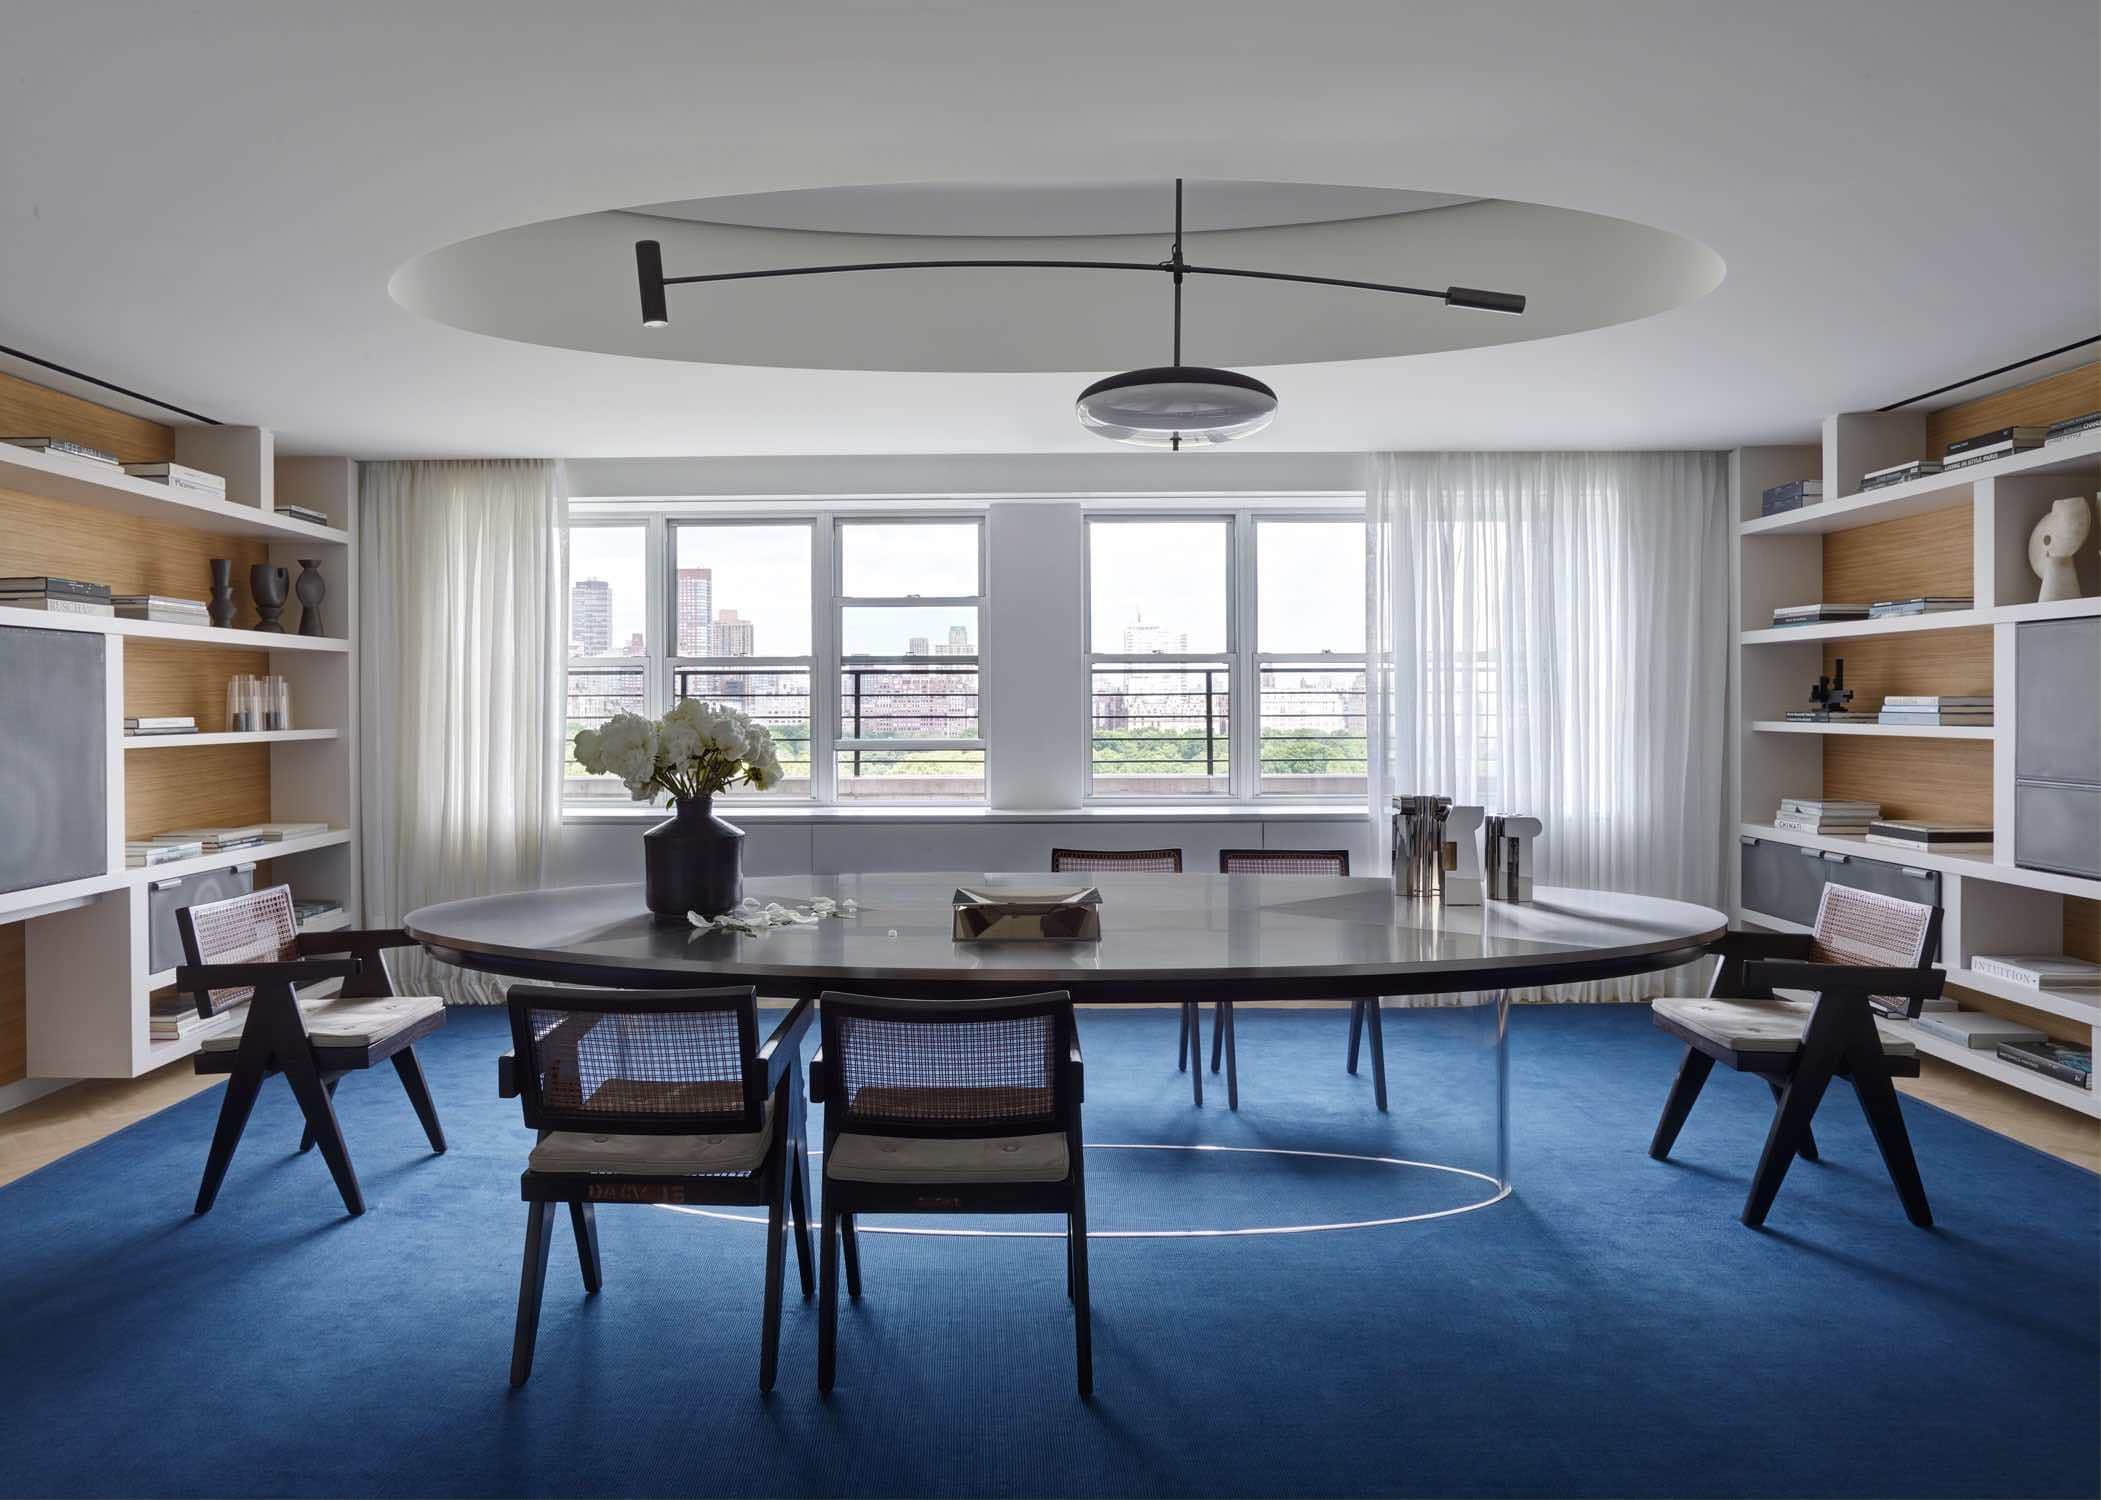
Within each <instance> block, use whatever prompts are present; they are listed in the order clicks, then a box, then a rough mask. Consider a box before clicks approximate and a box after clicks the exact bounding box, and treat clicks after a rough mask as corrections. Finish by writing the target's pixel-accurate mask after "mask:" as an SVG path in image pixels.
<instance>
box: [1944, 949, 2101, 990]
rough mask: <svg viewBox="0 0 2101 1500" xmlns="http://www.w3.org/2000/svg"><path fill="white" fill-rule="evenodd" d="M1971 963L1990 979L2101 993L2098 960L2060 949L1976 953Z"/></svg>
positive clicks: (2040, 986) (2100, 965)
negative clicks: (2064, 952)
mask: <svg viewBox="0 0 2101 1500" xmlns="http://www.w3.org/2000/svg"><path fill="white" fill-rule="evenodd" d="M1970 967H1971V968H1972V969H1974V970H1975V971H1976V972H1978V973H1979V974H1982V975H1984V976H1985V977H1987V978H1989V979H1997V980H2002V981H2004V982H2005V983H2007V984H2018V985H2021V986H2023V987H2024V988H2027V989H2031V990H2059V991H2076V992H2080V993H2085V994H2090V995H2101V964H2095V963H2088V962H2087V961H2086V960H2085V959H2083V958H2067V957H2065V955H2064V954H2062V953H2008V954H2003V955H2001V954H1990V953H1979V954H1976V955H1974V956H1972V957H1971V959H1970Z"/></svg>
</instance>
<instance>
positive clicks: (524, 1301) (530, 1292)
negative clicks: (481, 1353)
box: [511, 1203, 555, 1386]
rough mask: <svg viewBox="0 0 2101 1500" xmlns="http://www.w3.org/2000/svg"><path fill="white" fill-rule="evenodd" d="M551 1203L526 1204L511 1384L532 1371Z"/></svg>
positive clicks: (551, 1234)
mask: <svg viewBox="0 0 2101 1500" xmlns="http://www.w3.org/2000/svg"><path fill="white" fill-rule="evenodd" d="M554 1210H555V1205H554V1204H552V1203H528V1204H526V1205H525V1263H524V1265H523V1266H521V1267H520V1268H519V1272H518V1327H517V1331H516V1332H515V1333H513V1334H512V1336H511V1384H512V1385H514V1386H516V1385H524V1384H525V1381H526V1377H527V1376H529V1375H531V1374H532V1372H533V1346H534V1345H535V1344H537V1343H538V1342H539V1340H540V1299H541V1296H542V1294H543V1293H544V1292H545V1291H546V1290H547V1249H548V1246H549V1244H550V1243H552V1241H553V1240H554Z"/></svg>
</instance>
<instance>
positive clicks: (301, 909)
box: [292, 896, 343, 923]
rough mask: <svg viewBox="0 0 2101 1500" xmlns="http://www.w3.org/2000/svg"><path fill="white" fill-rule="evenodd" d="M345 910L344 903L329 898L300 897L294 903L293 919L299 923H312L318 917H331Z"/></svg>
mask: <svg viewBox="0 0 2101 1500" xmlns="http://www.w3.org/2000/svg"><path fill="white" fill-rule="evenodd" d="M342 909H343V903H342V902H340V901H336V900H333V899H331V898H329V897H327V896H311V897H308V896H300V897H295V898H294V899H293V901H292V917H293V920H295V921H298V922H302V923H305V922H311V921H313V920H315V919H316V918H317V917H325V916H329V915H331V914H332V913H335V912H339V911H341V910H342Z"/></svg>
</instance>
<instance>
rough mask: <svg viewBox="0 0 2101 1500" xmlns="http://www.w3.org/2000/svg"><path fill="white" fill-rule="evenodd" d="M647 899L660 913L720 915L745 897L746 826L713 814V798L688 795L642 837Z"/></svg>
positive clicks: (654, 909)
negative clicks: (740, 826)
mask: <svg viewBox="0 0 2101 1500" xmlns="http://www.w3.org/2000/svg"><path fill="white" fill-rule="evenodd" d="M642 876H643V891H644V898H643V899H644V900H645V901H646V902H647V903H648V905H649V909H650V911H652V912H654V913H655V914H656V915H657V916H659V917H665V918H677V917H683V916H685V914H686V913H687V912H689V911H692V912H699V913H700V914H701V915H702V916H704V917H719V916H721V915H722V914H723V913H724V912H726V911H729V910H731V909H732V908H734V907H735V906H736V905H737V903H738V902H740V901H742V900H743V899H744V830H743V829H741V828H739V827H738V826H737V825H736V824H734V823H727V822H724V821H723V820H722V819H721V818H718V817H716V816H715V807H714V799H713V798H712V797H684V798H681V799H680V800H679V802H678V805H677V809H676V811H674V812H673V814H672V815H671V817H669V818H667V819H666V820H665V821H663V822H662V823H659V824H657V826H656V827H654V828H652V829H650V830H649V832H647V833H645V834H643V835H642Z"/></svg>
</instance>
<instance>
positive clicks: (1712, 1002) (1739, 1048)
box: [1656, 998, 1919, 1057]
mask: <svg viewBox="0 0 2101 1500" xmlns="http://www.w3.org/2000/svg"><path fill="white" fill-rule="evenodd" d="M1814 1006H1815V1002H1814V1001H1810V1000H1718V999H1697V1000H1692V999H1672V998H1667V999H1662V1000H1658V1001H1657V1002H1656V1014H1657V1015H1658V1016H1660V1017H1663V1018H1664V1019H1667V1020H1670V1021H1673V1022H1676V1023H1677V1024H1678V1025H1680V1026H1682V1027H1684V1028H1685V1029H1686V1030H1687V1031H1690V1032H1693V1033H1694V1034H1696V1035H1698V1036H1701V1037H1704V1038H1706V1039H1707V1040H1708V1041H1710V1042H1713V1043H1714V1044H1715V1045H1716V1046H1719V1047H1727V1048H1728V1049H1729V1050H1730V1051H1732V1052H1794V1051H1796V1050H1798V1049H1799V1048H1800V1047H1801V1045H1802V1033H1803V1032H1804V1031H1805V1030H1806V1029H1807V1028H1808V1025H1809V1013H1810V1011H1811V1010H1812V1009H1813V1008H1814ZM1875 1030H1876V1032H1877V1034H1879V1035H1880V1036H1881V1038H1882V1052H1883V1055H1884V1056H1885V1057H1911V1056H1914V1055H1916V1054H1917V1052H1918V1050H1919V1049H1918V1047H1917V1046H1916V1044H1914V1043H1913V1042H1912V1041H1911V1039H1910V1038H1909V1037H1906V1036H1904V1035H1902V1034H1901V1033H1899V1032H1897V1031H1895V1030H1893V1029H1892V1028H1891V1027H1890V1026H1889V1025H1888V1024H1887V1023H1886V1022H1884V1021H1883V1019H1882V1018H1881V1017H1880V1016H1878V1017H1876V1018H1875Z"/></svg>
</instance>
